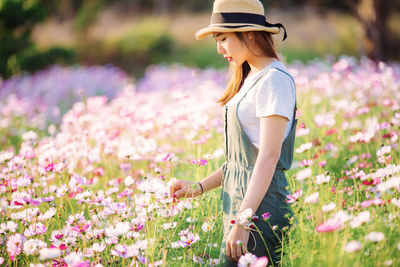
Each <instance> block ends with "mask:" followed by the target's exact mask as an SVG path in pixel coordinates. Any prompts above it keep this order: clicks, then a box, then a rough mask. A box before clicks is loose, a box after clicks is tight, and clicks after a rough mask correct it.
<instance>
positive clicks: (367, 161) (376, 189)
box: [0, 57, 400, 266]
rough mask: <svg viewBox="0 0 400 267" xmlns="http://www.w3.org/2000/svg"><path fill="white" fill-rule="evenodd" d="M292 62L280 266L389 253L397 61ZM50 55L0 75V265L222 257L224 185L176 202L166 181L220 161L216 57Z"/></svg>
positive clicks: (393, 248) (395, 258) (399, 131)
mask: <svg viewBox="0 0 400 267" xmlns="http://www.w3.org/2000/svg"><path fill="white" fill-rule="evenodd" d="M288 67H289V71H290V72H291V73H292V74H293V76H294V79H295V81H296V84H297V98H298V114H297V117H298V119H299V123H298V128H297V133H296V135H297V138H296V145H295V159H294V164H293V166H292V169H291V170H289V171H287V177H288V181H289V184H290V190H291V191H292V192H293V194H292V195H290V196H288V200H287V201H288V202H290V203H292V207H293V210H294V211H295V216H296V217H295V219H294V220H293V221H294V225H293V227H291V228H290V230H289V231H288V232H287V240H285V242H284V246H283V247H284V249H283V255H284V256H283V261H282V266H399V265H400V229H399V227H398V226H399V225H400V213H399V211H400V161H399V159H400V152H399V140H398V136H399V135H400V65H396V64H391V65H387V64H384V63H380V64H379V65H374V64H373V63H372V62H370V61H368V60H365V59H363V60H361V61H360V62H357V61H356V60H354V59H352V58H346V57H344V58H342V59H340V60H339V61H337V62H323V61H315V62H312V63H309V64H307V65H302V64H293V65H290V66H288ZM54 68H55V69H48V70H45V71H43V72H41V73H39V74H35V75H34V76H26V77H22V78H21V77H18V78H13V79H11V80H8V81H4V82H3V84H0V95H1V99H0V134H1V136H0V212H1V217H0V218H1V219H0V266H7V265H8V266H26V265H28V266H29V264H30V265H31V266H67V265H68V266H107V265H108V266H196V265H199V264H202V265H208V266H214V265H218V256H219V246H220V240H221V238H222V225H221V222H220V218H221V214H222V211H221V207H220V205H221V203H220V189H216V190H214V191H211V192H207V193H206V194H204V195H202V196H201V197H198V198H196V199H181V200H180V201H178V202H176V201H173V199H172V198H170V197H169V195H168V192H169V191H168V185H169V184H170V183H171V182H172V181H173V180H174V179H184V180H201V179H203V178H204V177H206V176H207V175H208V174H210V173H212V172H213V171H215V170H216V169H217V168H218V167H219V166H220V165H221V164H222V163H223V162H224V150H223V144H224V140H223V124H222V107H219V106H218V105H217V104H216V100H217V99H218V97H219V96H220V95H221V93H222V91H223V89H224V84H225V82H226V78H227V77H226V72H221V71H216V70H212V69H208V70H198V69H192V68H188V67H184V66H171V67H162V66H155V67H152V68H149V69H148V70H147V72H146V75H145V77H144V78H143V79H141V80H139V81H138V82H136V83H133V82H132V81H131V80H129V79H128V77H127V76H126V75H125V74H124V73H122V72H121V71H119V70H117V69H113V68H108V67H104V68H102V67H99V68H98V69H96V71H94V70H93V69H85V68H83V67H82V68H80V69H78V71H76V69H74V70H68V69H62V70H60V69H58V67H54ZM38 77H39V78H38ZM63 77H64V78H63ZM79 81H85V83H84V84H83V83H81V82H79ZM33 88H35V89H33ZM38 118H39V119H38ZM38 121H39V122H40V123H38ZM266 219H268V218H266ZM255 260H256V259H254V258H253V257H251V256H250V255H247V256H246V257H243V258H242V259H241V261H240V263H239V265H240V266H250V265H251V264H252V263H253V262H254V261H255ZM259 263H260V261H259Z"/></svg>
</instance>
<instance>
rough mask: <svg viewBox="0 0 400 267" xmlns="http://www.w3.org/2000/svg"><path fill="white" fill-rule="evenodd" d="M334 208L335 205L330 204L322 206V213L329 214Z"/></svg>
mask: <svg viewBox="0 0 400 267" xmlns="http://www.w3.org/2000/svg"><path fill="white" fill-rule="evenodd" d="M335 208H336V204H335V203H333V202H331V203H329V204H327V205H324V206H322V212H330V211H332V210H334V209H335Z"/></svg>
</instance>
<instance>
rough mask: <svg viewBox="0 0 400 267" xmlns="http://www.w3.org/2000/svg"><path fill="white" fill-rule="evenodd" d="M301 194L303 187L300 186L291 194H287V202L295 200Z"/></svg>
mask: <svg viewBox="0 0 400 267" xmlns="http://www.w3.org/2000/svg"><path fill="white" fill-rule="evenodd" d="M302 195H303V189H302V188H300V189H299V190H297V191H296V192H294V193H293V194H292V195H287V196H286V197H287V200H286V202H287V203H293V202H296V201H297V200H298V199H299V198H300V197H301V196H302Z"/></svg>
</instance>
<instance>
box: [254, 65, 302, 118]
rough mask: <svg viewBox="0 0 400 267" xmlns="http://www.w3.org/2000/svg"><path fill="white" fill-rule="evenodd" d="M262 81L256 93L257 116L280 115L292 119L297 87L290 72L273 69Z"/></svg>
mask: <svg viewBox="0 0 400 267" xmlns="http://www.w3.org/2000/svg"><path fill="white" fill-rule="evenodd" d="M260 82H261V83H260V86H258V88H257V90H256V93H255V103H256V116H257V117H267V116H271V115H280V116H283V117H286V118H287V119H288V120H291V119H292V117H293V111H294V106H295V103H296V88H295V85H294V83H293V81H292V79H291V78H290V77H289V76H288V74H286V73H283V72H281V71H279V70H277V69H271V70H270V71H269V72H268V73H267V74H266V75H265V77H263V78H262V79H261V80H260Z"/></svg>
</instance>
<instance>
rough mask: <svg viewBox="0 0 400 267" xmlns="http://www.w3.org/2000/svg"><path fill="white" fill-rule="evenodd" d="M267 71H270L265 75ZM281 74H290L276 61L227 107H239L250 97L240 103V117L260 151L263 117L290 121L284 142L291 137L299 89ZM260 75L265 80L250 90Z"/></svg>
mask: <svg viewBox="0 0 400 267" xmlns="http://www.w3.org/2000/svg"><path fill="white" fill-rule="evenodd" d="M266 69H269V70H267V72H265V71H266ZM280 70H282V71H284V72H286V73H288V71H287V69H286V67H285V65H283V64H282V63H281V62H280V61H278V60H275V61H273V62H272V63H271V64H269V65H268V66H266V67H265V68H264V69H262V70H260V71H258V72H256V73H254V74H252V75H250V76H248V77H247V78H246V79H245V80H244V83H243V86H242V88H241V89H240V91H239V92H238V93H237V94H236V95H235V96H234V97H232V98H231V99H230V100H229V102H228V103H227V104H226V105H227V106H230V105H233V104H235V103H237V102H238V101H239V100H240V99H241V98H242V97H243V95H244V94H246V93H247V94H246V96H245V97H244V98H243V100H242V101H241V102H240V103H239V106H238V111H237V113H238V118H239V122H240V124H241V126H242V129H243V131H244V132H245V134H246V135H247V136H248V137H249V139H250V141H251V142H252V143H253V144H254V145H255V146H256V147H257V148H259V144H260V141H259V140H260V117H267V116H271V115H280V116H283V117H286V118H287V119H288V120H289V121H288V124H287V126H286V131H285V137H284V138H286V137H287V136H288V135H289V132H290V129H291V127H292V124H293V111H294V106H295V104H296V86H295V84H294V82H293V80H292V79H291V78H290V77H289V76H288V74H286V73H284V72H282V71H280ZM260 75H263V77H261V79H260V80H259V81H258V82H257V84H256V85H254V86H253V87H252V88H250V87H251V86H252V85H253V83H254V81H255V80H256V79H258V78H259V77H260Z"/></svg>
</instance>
